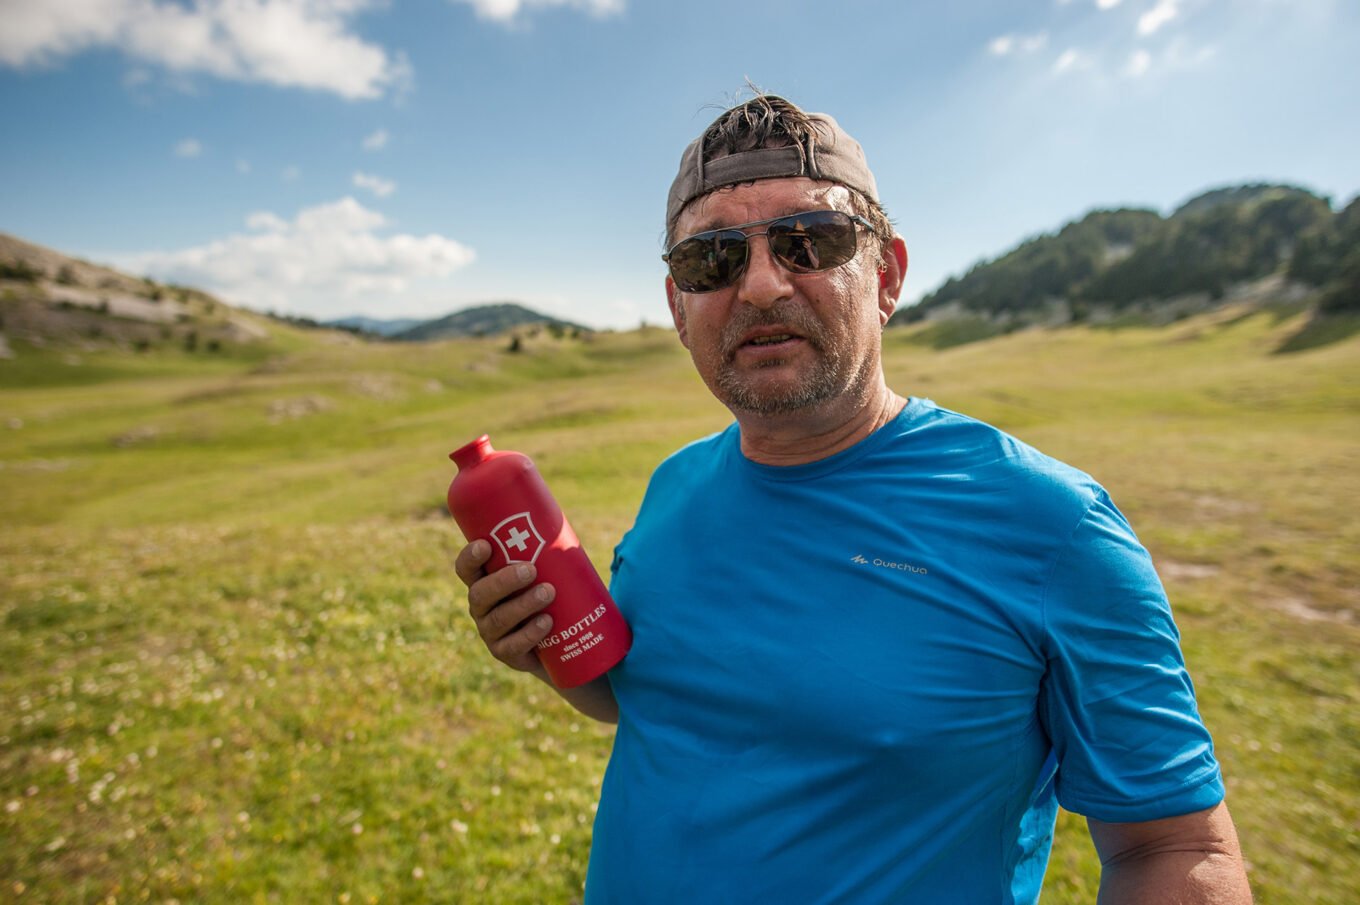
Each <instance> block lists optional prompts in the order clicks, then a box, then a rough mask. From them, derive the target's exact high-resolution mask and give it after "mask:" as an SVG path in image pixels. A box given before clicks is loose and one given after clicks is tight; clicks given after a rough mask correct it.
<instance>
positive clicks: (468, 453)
mask: <svg viewBox="0 0 1360 905" xmlns="http://www.w3.org/2000/svg"><path fill="white" fill-rule="evenodd" d="M493 452H495V450H494V449H492V448H491V438H490V437H488V436H487V435H486V434H482V435H481V436H480V437H478V438H477V439H476V440H473V441H472V442H471V443H469V444H467V445H466V446H460V447H458V448H457V449H455V450H454V451H453V452H451V453H449V458H450V459H452V460H453V461H454V463H455V464H456V465H457V466H458V468H459V469H460V470H461V469H464V468H471V467H472V466H474V465H476V464H477V463H478V462H481V461H482V460H483V459H485V458H486V457H487V456H489V455H491V454H492V453H493Z"/></svg>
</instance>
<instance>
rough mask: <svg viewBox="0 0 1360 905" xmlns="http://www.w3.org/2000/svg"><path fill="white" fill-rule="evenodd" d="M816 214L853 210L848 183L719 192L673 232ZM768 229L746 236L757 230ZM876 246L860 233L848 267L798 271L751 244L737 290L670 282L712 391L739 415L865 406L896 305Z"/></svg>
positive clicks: (805, 182)
mask: <svg viewBox="0 0 1360 905" xmlns="http://www.w3.org/2000/svg"><path fill="white" fill-rule="evenodd" d="M813 210H841V211H845V212H847V213H851V212H853V209H852V208H851V206H850V194H849V192H848V191H847V190H846V189H845V188H844V187H842V186H839V185H835V184H832V183H826V182H817V181H814V180H811V179H807V178H805V177H792V178H786V179H763V180H760V181H757V182H754V183H749V184H746V185H738V186H734V187H731V188H725V189H719V190H718V191H715V192H712V193H711V194H709V195H706V196H704V197H702V198H699V199H696V200H695V201H694V202H693V203H691V204H690V205H689V206H688V207H687V208H685V210H684V211H683V212H682V213H681V214H680V218H679V220H678V222H677V225H676V232H675V235H676V236H677V238H680V239H683V238H685V237H688V236H692V235H694V234H695V233H698V232H703V231H705V230H710V229H719V228H723V227H728V226H734V225H737V224H741V223H750V222H752V221H756V220H764V219H767V218H770V217H780V216H785V215H788V214H796V213H801V212H803V211H813ZM761 229H762V228H761V227H754V228H752V229H751V230H748V232H750V233H759V232H760V231H761ZM877 246H878V240H877V239H876V238H875V237H874V236H872V235H869V234H867V232H865V231H864V230H863V228H861V235H860V237H859V251H858V253H857V254H856V255H855V257H854V258H853V259H852V260H851V261H849V262H847V263H846V264H844V265H842V266H840V267H836V268H833V269H831V270H827V271H822V272H819V273H805V274H795V273H791V272H790V271H788V270H786V269H785V268H784V267H783V265H782V264H780V263H779V262H778V261H776V260H775V259H774V258H773V257H772V256H771V255H770V250H769V244H768V243H767V241H766V239H765V238H764V237H763V236H757V237H755V238H752V239H751V240H750V251H749V255H748V260H747V264H746V270H745V272H744V273H742V275H741V277H740V279H738V280H737V282H736V283H734V284H733V285H731V286H728V287H726V288H724V289H719V290H717V291H714V292H705V293H686V292H681V291H680V290H679V289H677V288H676V287H675V286H674V285H673V284H672V283H671V281H670V280H669V279H667V284H666V289H667V294H668V297H669V299H670V304H671V313H672V315H673V317H674V319H675V325H676V329H677V330H678V331H679V334H680V341H681V342H682V343H684V345H685V347H686V348H687V349H689V351H690V356H691V357H692V358H693V359H694V365H695V367H696V368H697V369H698V371H699V374H700V376H702V377H703V379H704V382H705V383H706V384H708V388H709V390H710V391H711V392H712V393H713V395H714V396H716V397H717V398H718V400H719V401H721V402H722V403H723V404H724V405H726V406H727V407H728V408H729V409H732V410H733V412H734V413H738V414H740V413H752V414H758V415H780V414H786V413H795V412H801V411H811V410H821V411H825V410H827V409H828V408H834V407H836V406H841V405H843V406H846V407H847V409H852V408H853V407H855V406H856V405H858V404H862V403H863V401H864V400H865V399H866V398H867V396H868V394H869V393H870V392H871V388H872V387H873V386H874V385H875V382H876V381H877V380H878V379H879V378H878V375H879V372H880V365H879V360H880V342H881V335H882V332H881V331H882V328H883V324H884V323H885V322H886V321H887V318H888V316H889V315H891V313H892V301H891V298H890V296H889V294H888V293H887V292H885V291H884V289H883V287H882V286H881V285H880V280H879V274H878V268H877V266H876V264H877V260H878V256H877V254H876V253H875V252H876V249H877Z"/></svg>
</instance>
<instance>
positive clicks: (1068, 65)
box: [1053, 47, 1091, 75]
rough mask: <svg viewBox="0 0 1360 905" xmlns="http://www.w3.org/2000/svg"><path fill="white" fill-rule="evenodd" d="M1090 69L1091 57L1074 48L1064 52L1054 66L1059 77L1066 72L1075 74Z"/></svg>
mask: <svg viewBox="0 0 1360 905" xmlns="http://www.w3.org/2000/svg"><path fill="white" fill-rule="evenodd" d="M1090 68H1091V59H1090V57H1088V56H1087V55H1086V54H1084V53H1082V52H1081V51H1080V50H1077V49H1076V48H1074V47H1069V48H1068V49H1067V50H1064V51H1063V52H1062V56H1060V57H1058V59H1057V62H1055V63H1054V64H1053V71H1054V72H1055V73H1057V74H1059V75H1061V74H1062V73H1064V72H1074V71H1076V70H1078V69H1090Z"/></svg>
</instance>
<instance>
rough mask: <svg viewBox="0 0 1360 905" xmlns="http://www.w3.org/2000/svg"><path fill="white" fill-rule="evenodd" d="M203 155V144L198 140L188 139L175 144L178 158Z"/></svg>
mask: <svg viewBox="0 0 1360 905" xmlns="http://www.w3.org/2000/svg"><path fill="white" fill-rule="evenodd" d="M202 153H203V142H201V141H199V140H198V139H197V138H186V139H184V140H183V141H180V142H178V143H176V144H175V156H176V157H198V156H200V155H201V154H202Z"/></svg>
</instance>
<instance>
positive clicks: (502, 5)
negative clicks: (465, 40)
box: [451, 0, 624, 23]
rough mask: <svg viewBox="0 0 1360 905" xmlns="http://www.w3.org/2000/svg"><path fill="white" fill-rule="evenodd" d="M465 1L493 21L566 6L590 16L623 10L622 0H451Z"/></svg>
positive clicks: (610, 13)
mask: <svg viewBox="0 0 1360 905" xmlns="http://www.w3.org/2000/svg"><path fill="white" fill-rule="evenodd" d="M451 2H454V3H466V4H468V5H470V6H471V7H472V8H473V9H474V10H476V12H477V15H478V17H479V18H482V19H490V20H492V21H493V22H501V23H509V22H513V21H514V20H515V18H516V17H517V16H518V15H519V12H520V10H526V11H527V10H533V9H544V8H550V7H556V6H566V7H570V8H571V9H579V10H583V11H584V12H587V13H589V14H590V15H592V16H598V17H603V16H611V15H617V14H619V13H621V12H623V7H624V0H451Z"/></svg>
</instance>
